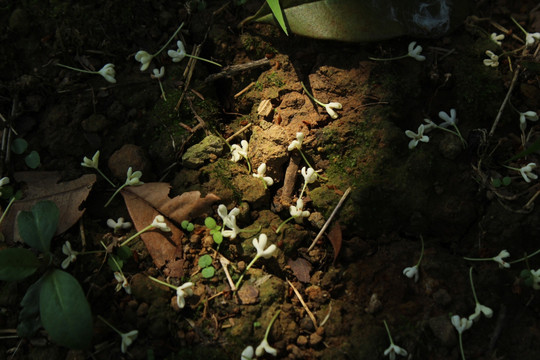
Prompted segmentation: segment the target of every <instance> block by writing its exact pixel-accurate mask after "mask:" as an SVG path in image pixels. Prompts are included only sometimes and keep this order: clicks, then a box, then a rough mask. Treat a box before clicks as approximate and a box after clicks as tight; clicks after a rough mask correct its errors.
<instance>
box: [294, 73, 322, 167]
mask: <svg viewBox="0 0 540 360" xmlns="http://www.w3.org/2000/svg"><path fill="white" fill-rule="evenodd" d="M300 84H302V88H303V89H304V91H305V92H306V95H307V96H309V98H310V99H311V100H313V101H315V102H316V103H317V104H319V105H321V106H322V107H325V106H326V105H328V104H325V103H322V102H320V101H319V100H317V99H315V97H314V96H313V95H311V93H310V92H309V91H308V89H307V88H306V85H304V82H303V81H301V82H300ZM304 160H305V159H304ZM306 162H307V161H306Z"/></svg>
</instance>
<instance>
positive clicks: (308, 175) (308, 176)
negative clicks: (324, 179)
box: [302, 166, 317, 184]
mask: <svg viewBox="0 0 540 360" xmlns="http://www.w3.org/2000/svg"><path fill="white" fill-rule="evenodd" d="M302 176H303V177H304V182H305V183H306V184H312V183H314V182H315V181H316V180H317V173H316V172H315V170H314V169H313V168H311V167H310V168H309V169H307V170H306V167H305V166H304V167H302Z"/></svg>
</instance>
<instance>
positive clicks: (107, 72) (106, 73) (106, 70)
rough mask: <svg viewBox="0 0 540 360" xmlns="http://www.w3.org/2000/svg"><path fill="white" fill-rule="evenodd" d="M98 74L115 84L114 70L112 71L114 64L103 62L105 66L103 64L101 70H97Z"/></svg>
mask: <svg viewBox="0 0 540 360" xmlns="http://www.w3.org/2000/svg"><path fill="white" fill-rule="evenodd" d="M98 74H99V75H101V76H103V77H104V78H105V80H107V81H108V82H110V83H113V84H116V79H115V78H114V77H115V76H116V71H114V64H111V63H109V64H105V66H103V67H102V68H101V70H99V71H98Z"/></svg>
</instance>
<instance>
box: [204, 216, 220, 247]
mask: <svg viewBox="0 0 540 360" xmlns="http://www.w3.org/2000/svg"><path fill="white" fill-rule="evenodd" d="M204 225H205V226H206V227H207V228H208V229H210V235H212V238H213V239H214V242H215V243H216V244H217V245H218V249H219V245H221V243H222V242H223V235H222V234H221V226H219V225H218V224H217V222H216V220H214V218H213V217H210V216H209V217H207V218H206V219H204Z"/></svg>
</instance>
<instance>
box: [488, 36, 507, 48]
mask: <svg viewBox="0 0 540 360" xmlns="http://www.w3.org/2000/svg"><path fill="white" fill-rule="evenodd" d="M489 38H490V39H491V41H493V42H494V43H495V44H497V45H499V46H501V45H502V42H501V40H504V34H500V35H497V33H491V35H490V36H489Z"/></svg>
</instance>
